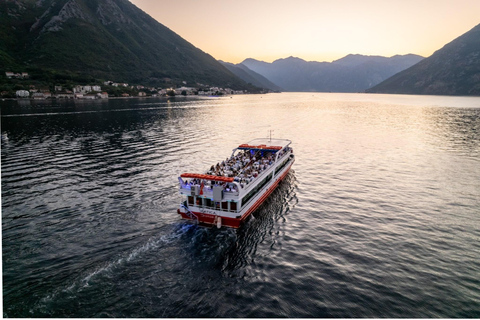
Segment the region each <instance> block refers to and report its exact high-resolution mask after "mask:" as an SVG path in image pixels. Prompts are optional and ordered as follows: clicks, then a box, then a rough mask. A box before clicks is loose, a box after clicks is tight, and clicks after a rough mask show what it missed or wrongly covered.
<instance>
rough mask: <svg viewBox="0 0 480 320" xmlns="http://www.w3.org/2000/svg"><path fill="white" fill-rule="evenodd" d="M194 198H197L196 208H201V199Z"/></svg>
mask: <svg viewBox="0 0 480 320" xmlns="http://www.w3.org/2000/svg"><path fill="white" fill-rule="evenodd" d="M196 198H197V201H196V203H197V206H198V207H201V206H202V198H200V197H196Z"/></svg>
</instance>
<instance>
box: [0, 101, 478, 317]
mask: <svg viewBox="0 0 480 320" xmlns="http://www.w3.org/2000/svg"><path fill="white" fill-rule="evenodd" d="M0 104H1V114H2V118H1V121H2V122H1V180H2V185H1V186H2V245H3V249H2V250H3V252H2V257H3V316H4V317H409V318H412V317H413V318H417V317H462V318H468V317H476V318H478V317H480V263H479V261H480V98H454V97H416V96H389V95H365V94H363V95H357V94H285V93H284V94H272V95H264V96H260V95H253V96H234V97H232V98H230V97H224V98H211V99H203V100H185V99H177V100H175V101H171V102H167V101H166V100H160V99H159V100H153V99H143V100H136V99H131V100H109V101H102V102H98V101H95V102H76V103H73V102H69V103H64V104H53V105H52V104H51V103H50V102H43V103H37V104H35V105H29V104H28V103H22V104H20V105H16V102H0ZM270 129H273V130H274V132H273V135H274V137H277V138H289V139H291V140H292V141H293V144H292V147H293V148H294V151H295V153H296V159H297V160H296V162H295V164H294V166H293V169H292V171H291V173H290V174H289V175H288V176H287V179H286V180H285V181H284V182H283V183H282V184H281V185H280V186H279V188H278V189H277V190H276V191H275V192H274V193H273V194H272V196H271V197H270V198H269V199H268V200H267V201H266V203H265V204H264V205H262V206H261V207H260V209H259V210H258V211H257V212H256V213H255V214H254V217H253V218H252V219H250V220H249V221H248V222H247V224H246V225H245V226H244V227H243V228H241V229H240V230H238V231H233V230H225V229H221V230H217V229H202V228H199V227H196V226H194V225H190V224H187V223H185V222H183V221H181V220H179V217H178V215H177V214H176V208H177V206H178V204H179V202H180V197H179V195H178V192H177V184H176V183H177V175H178V174H179V173H181V172H184V171H194V172H195V171H197V172H201V171H203V170H205V169H207V168H208V167H209V166H210V165H211V164H213V163H216V162H218V161H219V160H222V159H224V158H225V157H227V156H228V155H230V153H231V150H232V148H234V147H235V146H237V145H239V144H241V143H245V142H247V141H249V140H251V139H253V138H257V137H266V136H267V134H268V130H270Z"/></svg>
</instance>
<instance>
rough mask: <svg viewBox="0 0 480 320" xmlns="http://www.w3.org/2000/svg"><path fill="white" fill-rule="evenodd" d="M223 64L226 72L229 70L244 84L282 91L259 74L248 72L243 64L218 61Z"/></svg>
mask: <svg viewBox="0 0 480 320" xmlns="http://www.w3.org/2000/svg"><path fill="white" fill-rule="evenodd" d="M219 62H220V63H221V64H223V65H224V66H225V67H226V68H227V69H228V70H230V71H231V72H232V73H233V74H234V75H236V76H237V77H239V78H240V79H242V80H243V81H245V82H246V83H251V84H253V85H254V86H257V87H259V88H265V89H268V90H272V91H283V89H282V88H280V87H279V86H277V85H275V84H274V83H272V82H271V81H269V80H268V79H267V78H265V77H264V76H262V75H261V74H258V73H256V72H255V71H252V70H250V69H249V68H247V66H245V65H244V64H241V63H239V64H233V63H229V62H224V61H219Z"/></svg>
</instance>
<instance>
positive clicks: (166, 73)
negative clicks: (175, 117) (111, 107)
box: [0, 0, 253, 89]
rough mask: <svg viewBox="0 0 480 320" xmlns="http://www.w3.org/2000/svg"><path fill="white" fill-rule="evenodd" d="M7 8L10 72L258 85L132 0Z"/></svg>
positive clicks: (29, 1) (19, 0)
mask: <svg viewBox="0 0 480 320" xmlns="http://www.w3.org/2000/svg"><path fill="white" fill-rule="evenodd" d="M5 8H6V10H2V12H0V38H1V39H2V40H4V41H2V42H3V43H4V45H3V46H2V45H1V44H0V63H2V65H3V66H4V69H7V68H10V69H18V68H24V69H25V68H29V70H30V72H31V73H32V74H34V75H37V76H40V75H41V74H47V75H46V76H45V77H47V78H48V77H49V76H50V77H53V78H55V77H66V78H74V79H77V78H82V77H85V78H100V79H105V80H107V79H108V80H114V81H124V82H137V83H138V82H143V83H149V84H153V83H165V82H167V83H168V82H169V81H170V82H173V83H181V82H182V81H186V82H188V83H191V84H195V83H204V84H209V85H216V86H229V87H231V88H233V89H246V88H250V89H252V88H253V87H252V86H251V85H248V84H246V83H245V82H244V81H243V80H241V79H239V78H238V77H236V76H235V75H234V74H233V73H231V72H230V71H229V70H228V69H227V68H225V67H224V66H223V65H221V64H220V63H219V62H218V61H216V59H214V58H213V57H212V56H211V55H209V54H208V53H205V52H203V51H201V50H200V49H198V48H196V47H195V46H193V45H192V44H190V43H189V42H187V41H186V40H184V39H183V38H181V37H180V36H179V35H178V34H176V33H175V32H173V31H172V30H170V29H169V28H167V27H166V26H164V25H162V24H161V23H159V22H157V21H156V20H155V19H153V18H152V17H150V16H149V15H148V14H146V13H145V12H143V11H142V10H141V9H139V8H137V7H136V6H135V5H133V4H132V3H131V2H130V1H128V0H116V1H113V0H40V1H34V0H9V1H7V2H5ZM2 71H7V70H2ZM8 71H9V70H8Z"/></svg>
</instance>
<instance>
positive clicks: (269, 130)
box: [268, 130, 274, 142]
mask: <svg viewBox="0 0 480 320" xmlns="http://www.w3.org/2000/svg"><path fill="white" fill-rule="evenodd" d="M268 131H269V132H270V140H269V142H272V131H274V130H268Z"/></svg>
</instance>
